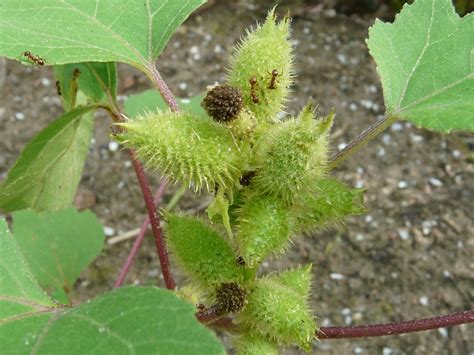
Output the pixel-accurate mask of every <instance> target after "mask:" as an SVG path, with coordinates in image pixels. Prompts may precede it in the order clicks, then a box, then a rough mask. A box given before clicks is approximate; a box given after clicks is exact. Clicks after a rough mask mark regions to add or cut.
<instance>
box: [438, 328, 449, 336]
mask: <svg viewBox="0 0 474 355" xmlns="http://www.w3.org/2000/svg"><path fill="white" fill-rule="evenodd" d="M438 333H439V334H441V336H442V337H444V338H447V337H448V330H447V329H446V328H438Z"/></svg>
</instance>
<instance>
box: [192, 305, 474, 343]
mask: <svg viewBox="0 0 474 355" xmlns="http://www.w3.org/2000/svg"><path fill="white" fill-rule="evenodd" d="M206 311H207V310H206ZM204 312H205V311H204ZM212 316H213V314H212V313H211V314H210V315H207V314H200V312H198V313H196V318H197V319H198V320H199V321H200V322H201V323H203V324H206V325H208V326H211V327H213V328H221V327H222V328H223V329H226V330H229V331H232V330H237V326H236V325H235V324H234V323H232V320H231V319H230V318H229V317H222V316H221V317H214V318H212ZM473 322H474V310H473V309H471V310H468V311H463V312H458V313H451V314H447V315H444V316H437V317H431V318H421V319H414V320H409V321H405V322H400V323H382V324H369V325H357V326H351V327H322V328H320V329H319V330H318V332H317V333H316V334H315V337H316V338H318V339H319V340H325V339H342V338H368V337H377V336H384V335H395V334H405V333H414V332H420V331H423V330H431V329H437V328H444V327H451V326H455V325H461V324H469V323H473Z"/></svg>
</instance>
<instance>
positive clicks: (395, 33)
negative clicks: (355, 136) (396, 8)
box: [367, 0, 474, 132]
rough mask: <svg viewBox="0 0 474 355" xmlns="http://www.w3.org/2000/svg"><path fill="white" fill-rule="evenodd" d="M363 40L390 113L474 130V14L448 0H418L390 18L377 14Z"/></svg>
mask: <svg viewBox="0 0 474 355" xmlns="http://www.w3.org/2000/svg"><path fill="white" fill-rule="evenodd" d="M367 44H368V46H369V49H370V53H371V54H372V56H373V57H374V59H375V61H376V63H377V70H378V72H379V74H380V77H381V80H382V85H383V89H384V98H385V106H386V108H387V113H388V114H389V115H393V116H397V117H399V118H403V119H406V120H409V121H411V122H413V123H414V124H416V125H417V126H419V127H423V128H428V129H432V130H436V131H443V132H449V131H451V130H453V129H456V130H474V114H473V112H474V15H473V14H472V13H471V14H468V15H466V16H464V17H463V18H460V17H459V16H458V15H457V14H456V13H455V11H454V7H453V5H452V3H451V1H450V0H416V1H415V3H414V4H413V5H405V6H404V7H403V10H402V11H401V13H400V14H399V15H398V16H397V18H396V19H395V22H394V23H393V24H389V23H383V22H381V21H379V20H377V21H376V23H375V25H374V26H372V27H371V28H370V30H369V39H368V41H367Z"/></svg>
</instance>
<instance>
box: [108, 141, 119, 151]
mask: <svg viewBox="0 0 474 355" xmlns="http://www.w3.org/2000/svg"><path fill="white" fill-rule="evenodd" d="M118 148H119V144H118V142H116V141H110V142H109V150H110V151H111V152H116V151H117V149H118Z"/></svg>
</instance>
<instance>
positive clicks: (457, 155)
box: [451, 150, 461, 159]
mask: <svg viewBox="0 0 474 355" xmlns="http://www.w3.org/2000/svg"><path fill="white" fill-rule="evenodd" d="M451 154H452V155H453V157H454V158H456V159H457V158H459V157H460V156H461V152H460V151H459V150H453V152H452V153H451Z"/></svg>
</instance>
